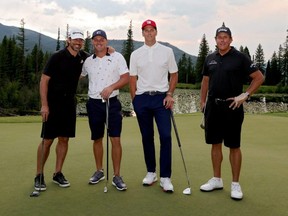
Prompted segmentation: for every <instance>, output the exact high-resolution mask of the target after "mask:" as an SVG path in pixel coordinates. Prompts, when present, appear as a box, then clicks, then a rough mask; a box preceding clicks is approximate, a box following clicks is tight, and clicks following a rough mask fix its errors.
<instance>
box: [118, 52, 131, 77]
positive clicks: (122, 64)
mask: <svg viewBox="0 0 288 216" xmlns="http://www.w3.org/2000/svg"><path fill="white" fill-rule="evenodd" d="M118 71H119V74H120V75H123V74H125V73H128V72H129V69H128V67H127V63H126V60H125V58H124V57H123V55H121V54H120V53H119V54H118Z"/></svg>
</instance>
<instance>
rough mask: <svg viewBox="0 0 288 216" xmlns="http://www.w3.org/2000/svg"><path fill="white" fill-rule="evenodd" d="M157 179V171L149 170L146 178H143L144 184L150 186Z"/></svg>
mask: <svg viewBox="0 0 288 216" xmlns="http://www.w3.org/2000/svg"><path fill="white" fill-rule="evenodd" d="M156 181H157V175H156V173H155V172H148V173H147V175H146V176H145V178H144V179H143V185H145V186H149V185H152V184H153V183H154V182H156Z"/></svg>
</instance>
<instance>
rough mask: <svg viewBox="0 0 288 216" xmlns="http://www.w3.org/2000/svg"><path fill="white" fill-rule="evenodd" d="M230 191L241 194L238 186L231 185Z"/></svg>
mask: <svg viewBox="0 0 288 216" xmlns="http://www.w3.org/2000/svg"><path fill="white" fill-rule="evenodd" d="M231 190H232V191H238V192H241V186H240V184H232V185H231Z"/></svg>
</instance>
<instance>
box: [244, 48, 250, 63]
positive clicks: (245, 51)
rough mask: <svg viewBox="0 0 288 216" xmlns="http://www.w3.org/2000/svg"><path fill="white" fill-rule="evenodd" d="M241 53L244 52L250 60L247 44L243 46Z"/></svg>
mask: <svg viewBox="0 0 288 216" xmlns="http://www.w3.org/2000/svg"><path fill="white" fill-rule="evenodd" d="M243 53H245V54H246V55H247V56H248V57H249V59H250V60H251V55H250V52H249V49H248V47H247V46H245V48H244V51H243Z"/></svg>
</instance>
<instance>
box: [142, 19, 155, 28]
mask: <svg viewBox="0 0 288 216" xmlns="http://www.w3.org/2000/svg"><path fill="white" fill-rule="evenodd" d="M148 25H150V26H152V27H154V28H155V29H157V26H156V23H155V22H154V21H153V20H150V19H148V20H146V21H144V22H143V23H142V29H144V28H145V27H146V26H148Z"/></svg>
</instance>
